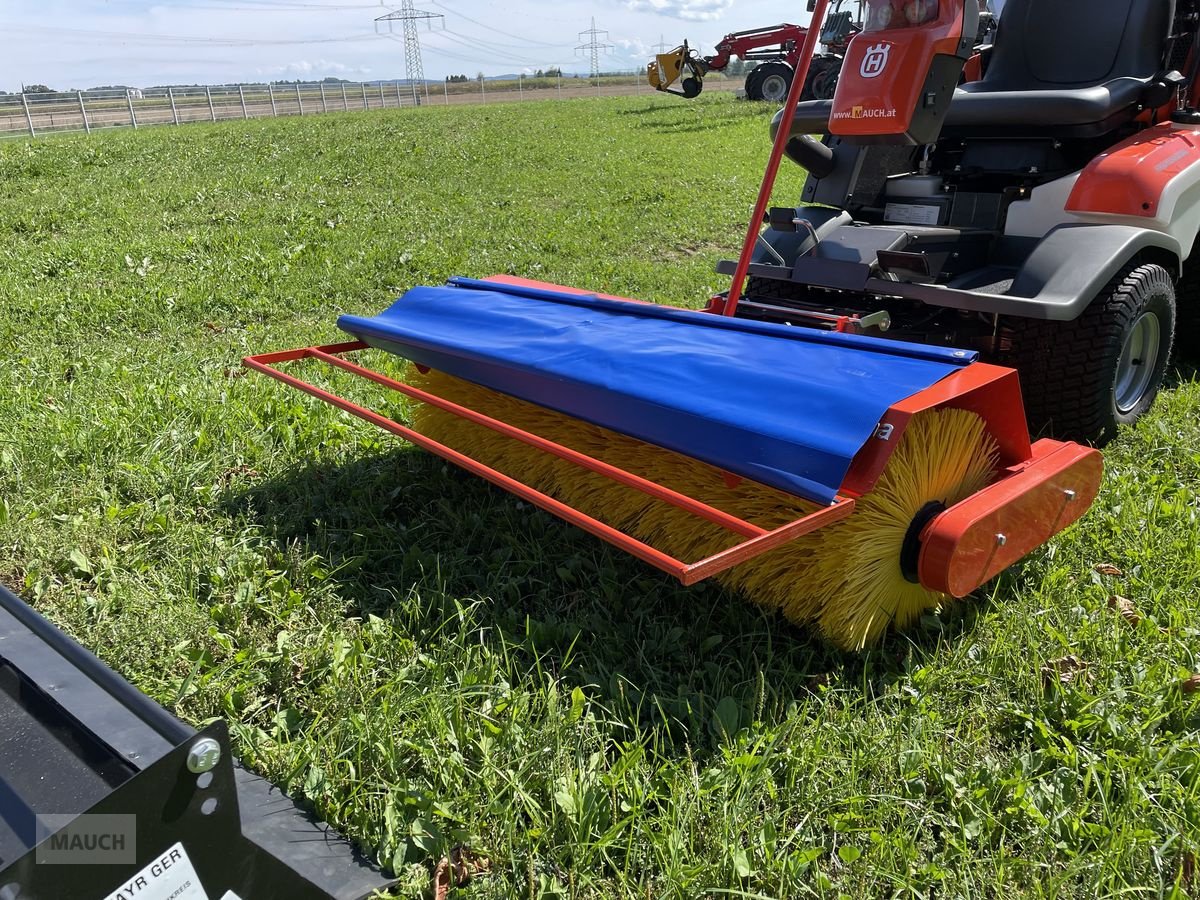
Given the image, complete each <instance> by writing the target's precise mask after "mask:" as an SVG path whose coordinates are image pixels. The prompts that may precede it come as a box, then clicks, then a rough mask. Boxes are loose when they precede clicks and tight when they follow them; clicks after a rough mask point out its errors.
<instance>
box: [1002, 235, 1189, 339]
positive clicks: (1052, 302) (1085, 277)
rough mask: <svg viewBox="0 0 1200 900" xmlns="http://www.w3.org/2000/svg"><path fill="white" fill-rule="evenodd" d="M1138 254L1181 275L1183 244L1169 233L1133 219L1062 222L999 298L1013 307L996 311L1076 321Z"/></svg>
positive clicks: (1175, 276) (1177, 275) (1037, 248)
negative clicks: (1131, 222)
mask: <svg viewBox="0 0 1200 900" xmlns="http://www.w3.org/2000/svg"><path fill="white" fill-rule="evenodd" d="M1139 254H1148V255H1149V256H1150V261H1153V262H1160V263H1166V264H1167V265H1166V268H1167V271H1169V272H1170V273H1171V277H1172V278H1175V279H1177V278H1179V275H1180V269H1181V263H1180V260H1181V259H1182V258H1183V249H1182V248H1181V247H1180V245H1179V241H1177V240H1176V239H1175V238H1173V237H1172V236H1171V235H1169V234H1165V233H1163V232H1161V231H1151V230H1150V229H1148V228H1138V227H1136V226H1133V225H1081V224H1080V225H1059V226H1058V227H1056V228H1054V229H1052V230H1051V231H1050V232H1049V233H1047V235H1046V236H1045V237H1044V238H1042V240H1041V241H1040V242H1039V243H1038V245H1037V247H1035V248H1034V251H1033V253H1031V254H1030V255H1029V258H1028V259H1027V260H1025V263H1024V265H1022V266H1021V268H1020V270H1019V271H1018V272H1017V277H1016V278H1015V279H1014V280H1013V285H1012V288H1011V289H1009V291H1008V294H1007V295H1004V296H1002V297H998V298H997V300H999V301H1008V302H1009V303H1011V304H1012V308H1011V309H1007V310H1005V309H997V310H994V311H995V312H1000V313H1002V314H1004V313H1007V314H1011V315H1020V316H1025V317H1027V318H1035V319H1047V320H1050V321H1056V322H1070V321H1073V320H1074V319H1077V318H1079V316H1081V315H1082V314H1083V311H1084V310H1085V309H1087V307H1088V305H1089V304H1090V303H1091V302H1092V300H1093V299H1094V298H1095V297H1096V296H1097V295H1099V293H1100V292H1101V291H1102V290H1103V289H1104V286H1105V285H1106V284H1108V283H1109V282H1110V281H1111V280H1112V279H1113V278H1114V277H1115V276H1116V274H1117V273H1118V272H1119V271H1121V269H1122V268H1124V266H1125V265H1126V264H1128V263H1129V262H1130V261H1131V260H1132V259H1134V257H1136V256H1138V255H1139Z"/></svg>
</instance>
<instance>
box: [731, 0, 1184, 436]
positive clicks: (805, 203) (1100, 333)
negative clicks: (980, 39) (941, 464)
mask: <svg viewBox="0 0 1200 900" xmlns="http://www.w3.org/2000/svg"><path fill="white" fill-rule="evenodd" d="M971 5H972V4H968V6H971ZM945 7H946V4H945V3H942V4H941V8H942V11H943V13H944V10H945ZM921 10H926V11H927V12H924V13H922V12H920V11H921ZM938 10H939V4H938V3H937V2H931V3H901V2H899V0H896V2H894V3H893V2H890V0H888V2H884V0H879V2H873V3H872V4H871V6H870V12H869V17H868V22H867V26H866V31H865V32H864V34H863V36H862V37H861V38H860V39H858V40H856V41H855V43H854V47H853V50H854V53H853V54H852V55H851V56H849V57H848V58H847V59H848V63H847V68H846V70H845V73H844V74H843V77H842V81H841V82H840V83H839V85H838V88H837V91H836V95H835V96H834V98H833V99H832V100H827V101H809V102H803V103H800V104H799V105H798V106H793V107H789V108H787V109H785V110H783V111H782V112H781V113H779V114H778V115H776V116H775V119H774V121H773V123H772V130H773V133H776V136H778V134H777V133H778V132H779V131H780V129H782V130H783V131H784V132H785V133H784V134H783V135H782V137H783V139H784V140H785V141H786V143H785V149H784V152H785V154H786V155H787V156H788V157H789V158H790V159H792V160H793V161H794V162H796V163H798V164H799V165H801V166H803V167H804V168H805V169H806V170H807V171H808V173H809V177H808V180H807V182H806V184H805V186H804V190H803V194H802V200H801V204H802V205H800V206H797V207H796V208H786V209H779V208H777V209H771V210H768V211H767V213H766V215H765V221H766V223H767V228H766V231H765V232H764V233H763V235H762V239H761V240H760V241H758V243H757V246H756V251H755V253H754V255H753V258H752V259H751V260H750V262H749V265H748V266H747V267H741V266H739V265H738V264H737V263H734V262H726V263H723V264H722V265H721V266H720V269H721V270H722V271H725V272H727V273H729V274H733V275H735V278H734V284H733V291H732V292H731V295H730V296H729V297H726V298H723V299H722V300H721V301H720V304H721V305H722V308H729V309H732V310H736V313H737V315H739V316H745V317H748V318H753V319H757V320H760V321H775V322H780V321H783V322H790V323H794V324H804V325H810V326H813V327H818V328H821V327H831V326H830V323H831V322H832V323H835V324H834V326H833V327H843V326H841V325H839V323H850V324H848V325H845V326H844V327H849V328H852V329H854V330H861V331H864V332H866V333H870V334H874V335H877V336H886V337H890V338H893V339H901V340H904V341H911V342H919V343H923V344H931V345H942V346H955V347H960V348H970V349H972V350H976V351H978V352H979V353H980V354H981V355H982V356H983V358H985V359H986V360H988V361H990V362H994V363H998V364H1001V365H1006V366H1011V367H1013V368H1015V369H1017V370H1019V371H1020V373H1021V387H1022V391H1023V395H1024V399H1025V404H1026V409H1027V411H1028V413H1029V417H1030V422H1031V424H1032V425H1033V426H1034V428H1035V429H1036V430H1048V431H1050V432H1051V433H1053V434H1055V435H1056V436H1059V437H1065V438H1070V439H1074V440H1081V441H1087V442H1091V443H1095V444H1103V443H1104V442H1106V441H1108V440H1111V439H1112V438H1113V437H1114V436H1115V435H1116V433H1117V429H1118V427H1119V426H1120V425H1122V424H1131V423H1133V422H1135V421H1136V420H1137V419H1138V417H1139V416H1141V415H1142V414H1143V413H1144V412H1145V411H1146V410H1147V409H1148V408H1149V407H1150V405H1151V404H1152V403H1153V401H1154V397H1155V395H1156V393H1157V392H1158V389H1159V387H1160V385H1161V384H1162V382H1163V378H1164V375H1165V374H1166V371H1167V365H1168V361H1169V359H1170V356H1171V349H1172V344H1173V342H1174V341H1175V340H1176V339H1180V340H1184V341H1186V340H1189V339H1191V340H1194V338H1193V336H1192V335H1191V334H1190V333H1188V331H1187V330H1186V329H1185V328H1184V327H1183V324H1182V323H1184V322H1189V321H1190V322H1193V323H1194V322H1195V321H1196V307H1197V305H1200V303H1198V301H1200V296H1196V289H1195V287H1194V286H1193V285H1195V284H1196V283H1197V282H1196V280H1195V277H1194V276H1193V274H1192V273H1191V272H1190V267H1189V271H1188V273H1187V274H1186V275H1185V271H1184V267H1185V263H1187V262H1188V261H1189V257H1190V256H1191V254H1192V249H1193V246H1194V245H1195V243H1196V236H1197V229H1198V228H1200V112H1198V111H1197V110H1196V109H1195V105H1196V103H1197V100H1198V99H1200V81H1198V79H1197V77H1196V76H1197V70H1198V68H1200V53H1197V52H1195V51H1196V37H1197V28H1198V24H1200V4H1198V3H1197V2H1196V0H1178V2H1174V0H1106V2H1104V3H1102V4H1096V3H1090V2H1086V0H1058V2H1055V3H1041V2H1036V0H1008V2H1007V3H1006V5H1005V8H1004V13H1003V17H1002V19H1001V21H1000V24H999V28H998V31H997V34H996V37H995V43H994V45H993V46H992V47H991V48H990V49H989V51H988V52H987V53H986V55H985V56H984V58H983V60H982V66H981V77H980V78H979V80H976V81H972V82H969V83H966V84H963V85H961V86H960V87H959V88H958V89H956V90H952V91H950V90H943V86H944V85H946V84H947V83H948V82H950V81H953V80H954V79H955V78H957V77H958V75H957V73H958V65H957V63H953V64H951V63H946V64H943V66H942V68H943V69H944V71H939V69H938V66H937V65H935V67H934V68H933V70H931V72H930V74H929V75H928V76H926V77H924V78H922V76H921V74H920V73H916V72H913V73H908V72H906V69H907V67H908V66H909V64H910V59H911V56H910V47H911V45H912V44H913V42H920V41H924V40H926V39H927V38H926V35H927V34H929V33H930V32H929V31H928V25H926V24H925V22H928V23H930V24H932V23H936V22H939V21H942V19H943V18H944V14H943V15H939V13H938ZM914 11H917V13H918V15H929V16H932V17H933V18H931V19H928V20H920V19H918V21H917V22H913V21H912V19H913V14H914ZM971 12H973V10H968V13H971ZM1064 34H1071V35H1072V39H1071V41H1070V42H1069V43H1065V44H1064V43H1063V41H1062V40H1061V36H1062V35H1064ZM962 52H963V53H966V52H967V51H965V50H964V51H962ZM943 97H945V102H942V99H941V98H943ZM934 98H937V99H936V100H934ZM931 100H932V101H933V102H931ZM914 110H915V111H914ZM813 135H823V136H824V137H823V139H820V140H818V139H817V138H815V137H813ZM885 137H886V138H888V139H889V140H886V141H885V140H884V138H885ZM743 269H744V271H743ZM743 278H744V280H743ZM1177 318H1178V320H1179V322H1180V327H1178V328H1177V326H1176V321H1177Z"/></svg>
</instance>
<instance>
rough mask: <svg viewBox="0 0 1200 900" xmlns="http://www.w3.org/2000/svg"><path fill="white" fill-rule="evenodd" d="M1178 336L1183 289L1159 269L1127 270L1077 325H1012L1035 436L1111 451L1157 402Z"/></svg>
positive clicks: (1012, 358)
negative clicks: (1178, 294) (1178, 299)
mask: <svg viewBox="0 0 1200 900" xmlns="http://www.w3.org/2000/svg"><path fill="white" fill-rule="evenodd" d="M1174 334H1175V286H1174V284H1173V282H1172V279H1171V275H1170V273H1169V272H1168V271H1167V270H1166V269H1164V268H1163V267H1162V266H1159V265H1153V264H1142V265H1138V264H1136V263H1131V264H1129V265H1127V266H1126V267H1125V268H1123V269H1122V270H1121V271H1120V272H1118V273H1117V275H1116V277H1114V278H1113V279H1112V281H1110V282H1109V283H1108V284H1107V285H1106V286H1105V288H1104V290H1102V291H1101V292H1100V294H1099V296H1097V297H1096V299H1095V300H1093V301H1092V303H1091V305H1089V306H1088V308H1087V309H1086V310H1084V312H1083V315H1081V316H1080V317H1079V318H1078V319H1076V320H1075V321H1073V322H1045V321H1041V320H1036V319H1018V320H1015V321H1012V322H1010V338H1011V349H1010V351H1009V353H1008V354H1007V355H1006V356H1005V358H1004V360H1003V361H1004V362H1005V363H1007V364H1008V365H1011V366H1013V367H1014V368H1016V369H1017V370H1018V371H1019V372H1020V375H1021V392H1022V394H1023V395H1024V397H1025V411H1026V414H1027V416H1028V418H1029V427H1030V431H1031V432H1032V433H1033V434H1038V433H1039V432H1047V433H1050V434H1053V435H1054V436H1055V437H1058V438H1063V439H1069V440H1076V441H1085V442H1090V443H1092V444H1095V445H1096V446H1103V445H1104V444H1107V443H1108V442H1109V441H1111V440H1112V439H1113V438H1115V437H1116V436H1117V429H1118V428H1119V427H1120V426H1121V425H1132V424H1133V423H1135V422H1136V421H1137V420H1138V418H1140V417H1141V416H1142V414H1143V413H1145V412H1146V411H1147V410H1149V409H1150V406H1151V405H1152V404H1153V403H1154V398H1155V397H1156V396H1157V395H1158V390H1159V388H1160V387H1161V386H1162V382H1163V376H1164V374H1165V373H1166V370H1167V363H1168V361H1169V360H1170V357H1171V346H1172V342H1173V338H1174Z"/></svg>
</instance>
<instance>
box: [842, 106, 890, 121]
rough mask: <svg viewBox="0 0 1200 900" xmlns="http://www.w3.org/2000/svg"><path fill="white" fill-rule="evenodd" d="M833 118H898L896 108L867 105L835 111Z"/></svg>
mask: <svg viewBox="0 0 1200 900" xmlns="http://www.w3.org/2000/svg"><path fill="white" fill-rule="evenodd" d="M833 118H834V119H837V120H839V121H840V120H842V119H894V118H896V110H894V109H888V108H885V107H878V108H873V109H868V108H867V107H865V106H852V107H850V109H848V110H842V111H840V112H835V113H834V114H833Z"/></svg>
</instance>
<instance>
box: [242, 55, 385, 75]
mask: <svg viewBox="0 0 1200 900" xmlns="http://www.w3.org/2000/svg"><path fill="white" fill-rule="evenodd" d="M257 71H258V74H259V75H294V76H296V77H300V78H310V77H315V78H326V77H328V76H330V75H340V76H349V75H365V74H367V73H368V72H370V71H371V68H370V66H348V65H346V64H345V63H340V62H330V61H329V60H327V59H317V60H308V59H301V60H297V61H295V62H290V63H286V64H285V65H281V66H272V67H270V68H265V69H264V68H260V69H258V70H257Z"/></svg>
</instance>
